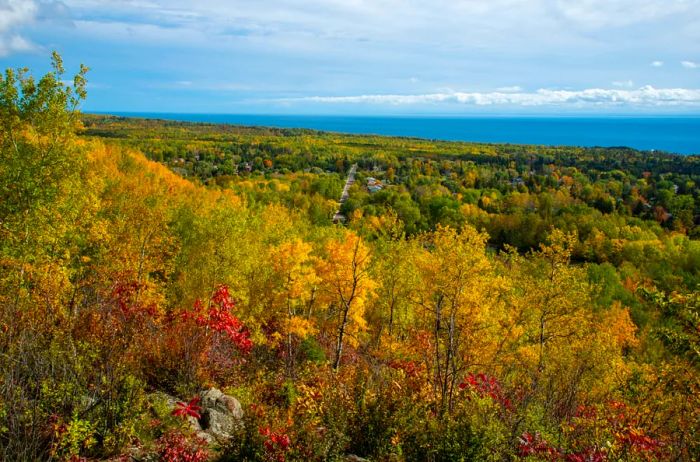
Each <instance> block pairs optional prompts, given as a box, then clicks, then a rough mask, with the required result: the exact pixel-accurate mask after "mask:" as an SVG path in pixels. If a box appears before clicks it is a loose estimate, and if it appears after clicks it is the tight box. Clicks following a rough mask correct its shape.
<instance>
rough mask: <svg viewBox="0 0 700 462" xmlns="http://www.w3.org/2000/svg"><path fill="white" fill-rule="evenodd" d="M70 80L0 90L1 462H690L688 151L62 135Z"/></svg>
mask: <svg viewBox="0 0 700 462" xmlns="http://www.w3.org/2000/svg"><path fill="white" fill-rule="evenodd" d="M87 72H88V70H87V68H85V67H81V69H80V70H79V72H78V74H77V75H75V77H74V78H73V79H72V80H70V81H67V80H66V76H65V71H64V68H63V64H62V61H61V58H60V56H58V55H57V54H54V57H53V70H52V71H51V72H49V73H47V74H46V75H44V76H41V77H37V78H35V77H33V76H32V74H31V73H30V72H29V71H28V70H26V69H20V70H12V69H8V70H7V71H6V72H5V73H4V75H2V77H0V126H1V128H0V459H2V460H8V461H25V460H26V461H33V460H51V461H97V460H111V461H132V460H134V461H168V462H179V461H183V462H184V461H197V462H204V461H221V462H225V461H271V462H272V461H274V462H282V461H355V462H357V461H397V462H402V461H435V462H437V461H471V460H474V461H482V460H484V461H486V460H488V461H511V460H527V461H568V462H588V461H590V462H594V461H595V462H602V461H654V460H678V461H694V460H699V459H700V241H699V240H698V239H700V188H698V182H700V157H699V156H680V155H676V154H672V153H663V152H647V151H645V152H642V151H636V150H633V149H628V148H624V147H617V148H575V147H547V146H520V145H506V144H478V143H459V142H442V141H434V140H422V139H413V138H391V137H380V136H360V135H343V134H337V133H324V132H316V131H312V130H303V129H275V128H265V127H240V126H232V125H212V124H199V123H184V122H175V121H164V120H146V119H136V118H126V117H117V116H110V115H101V114H83V113H81V112H80V106H81V104H82V103H83V101H84V100H85V98H86V97H87V91H86V88H87V87H86V85H87V77H86V75H87ZM353 165H357V174H356V177H355V183H354V185H353V186H352V187H351V188H350V191H349V198H348V199H347V200H346V201H345V202H343V203H342V205H341V206H340V209H339V203H338V200H339V198H340V194H341V191H342V189H343V185H344V184H345V181H346V177H347V174H348V172H349V170H350V168H351V167H352V166H353ZM338 209H339V211H340V213H341V214H342V215H343V216H344V218H345V219H344V220H343V221H341V222H340V223H334V222H333V220H332V217H333V215H334V213H335V212H336V211H337V210H338ZM212 403H214V404H212ZM216 406H219V407H218V408H217V407H216ZM222 406H223V407H222ZM220 414H227V417H226V419H223V420H222V421H219V420H215V418H216V419H219V418H220ZM228 414H230V415H228ZM227 419H228V420H227ZM221 422H223V423H221ZM219 427H221V428H219ZM224 427H225V428H224ZM222 428H223V429H222Z"/></svg>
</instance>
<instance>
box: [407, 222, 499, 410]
mask: <svg viewBox="0 0 700 462" xmlns="http://www.w3.org/2000/svg"><path fill="white" fill-rule="evenodd" d="M486 239H487V236H486V235H485V234H481V233H479V232H477V231H476V230H475V229H474V228H471V227H465V228H463V229H462V230H461V231H457V230H456V229H454V228H450V227H438V229H437V230H436V231H434V232H432V233H426V234H424V235H422V236H420V242H421V243H422V245H423V247H424V251H423V252H422V253H421V254H420V256H419V257H418V258H417V267H418V271H419V272H420V284H419V289H418V290H417V292H416V294H415V297H416V303H417V304H418V305H419V306H420V318H421V326H422V327H423V329H425V330H426V332H429V333H430V349H431V350H430V356H426V358H425V359H426V362H427V363H428V364H429V366H430V370H432V377H431V384H432V387H433V390H434V393H435V395H436V398H437V403H438V407H439V410H440V412H441V413H444V412H447V411H449V410H450V409H451V408H452V402H453V398H454V394H455V387H456V385H457V384H458V383H459V381H460V380H461V379H462V377H463V375H464V374H465V373H466V371H467V370H468V369H469V368H470V367H475V366H478V367H479V368H488V367H490V365H491V363H492V361H493V358H494V355H495V354H496V352H497V346H498V343H497V342H496V340H495V339H496V336H497V335H498V333H499V329H500V325H499V320H500V318H501V316H502V314H501V311H502V303H501V302H500V300H499V299H500V292H501V290H502V285H503V281H501V280H500V278H498V277H497V276H496V275H495V274H494V271H493V266H492V264H491V262H490V261H489V259H488V258H487V256H486V253H485V250H486ZM426 353H427V352H426Z"/></svg>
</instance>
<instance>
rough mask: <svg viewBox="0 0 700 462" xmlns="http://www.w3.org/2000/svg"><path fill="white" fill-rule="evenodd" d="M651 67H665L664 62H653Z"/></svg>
mask: <svg viewBox="0 0 700 462" xmlns="http://www.w3.org/2000/svg"><path fill="white" fill-rule="evenodd" d="M651 67H664V62H663V61H652V62H651Z"/></svg>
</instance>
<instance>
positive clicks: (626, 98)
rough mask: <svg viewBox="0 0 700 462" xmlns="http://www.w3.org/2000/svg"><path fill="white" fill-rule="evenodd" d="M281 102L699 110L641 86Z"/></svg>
mask: <svg viewBox="0 0 700 462" xmlns="http://www.w3.org/2000/svg"><path fill="white" fill-rule="evenodd" d="M280 101H282V102H285V103H299V102H305V103H321V104H379V105H418V104H449V103H452V104H461V105H471V106H563V105H567V106H578V107H585V106H623V105H624V106H655V107H659V106H690V107H700V89H687V88H654V87H652V86H644V87H641V88H639V89H636V90H619V89H615V90H610V89H602V88H590V89H585V90H549V89H540V90H537V91H535V92H529V93H528V92H517V93H506V92H501V91H495V92H486V93H465V92H452V93H428V94H421V95H392V94H374V95H359V96H310V97H303V98H286V99H283V100H280Z"/></svg>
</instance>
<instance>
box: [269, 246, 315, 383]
mask: <svg viewBox="0 0 700 462" xmlns="http://www.w3.org/2000/svg"><path fill="white" fill-rule="evenodd" d="M312 250H313V248H312V246H311V244H309V243H307V242H304V241H302V240H301V239H299V238H296V239H292V240H288V241H284V242H282V243H281V244H279V245H276V246H273V247H271V248H270V251H269V253H270V255H269V256H270V260H271V261H272V268H273V278H274V286H273V287H274V288H273V297H274V302H273V307H274V308H275V309H276V310H275V311H277V310H279V309H281V310H282V311H283V317H284V327H283V329H284V330H283V332H282V334H283V335H284V336H285V337H286V343H287V345H286V347H287V368H288V371H289V372H290V373H292V372H293V367H294V351H293V337H294V336H296V337H299V338H304V337H306V336H308V335H310V334H312V333H313V332H314V331H315V325H314V323H313V321H312V320H311V318H310V316H309V314H310V310H309V309H306V310H305V308H309V305H310V304H311V303H313V293H314V291H315V286H316V284H317V283H318V282H319V278H318V276H317V275H316V271H315V268H314V258H313V257H312V256H311V252H312Z"/></svg>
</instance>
